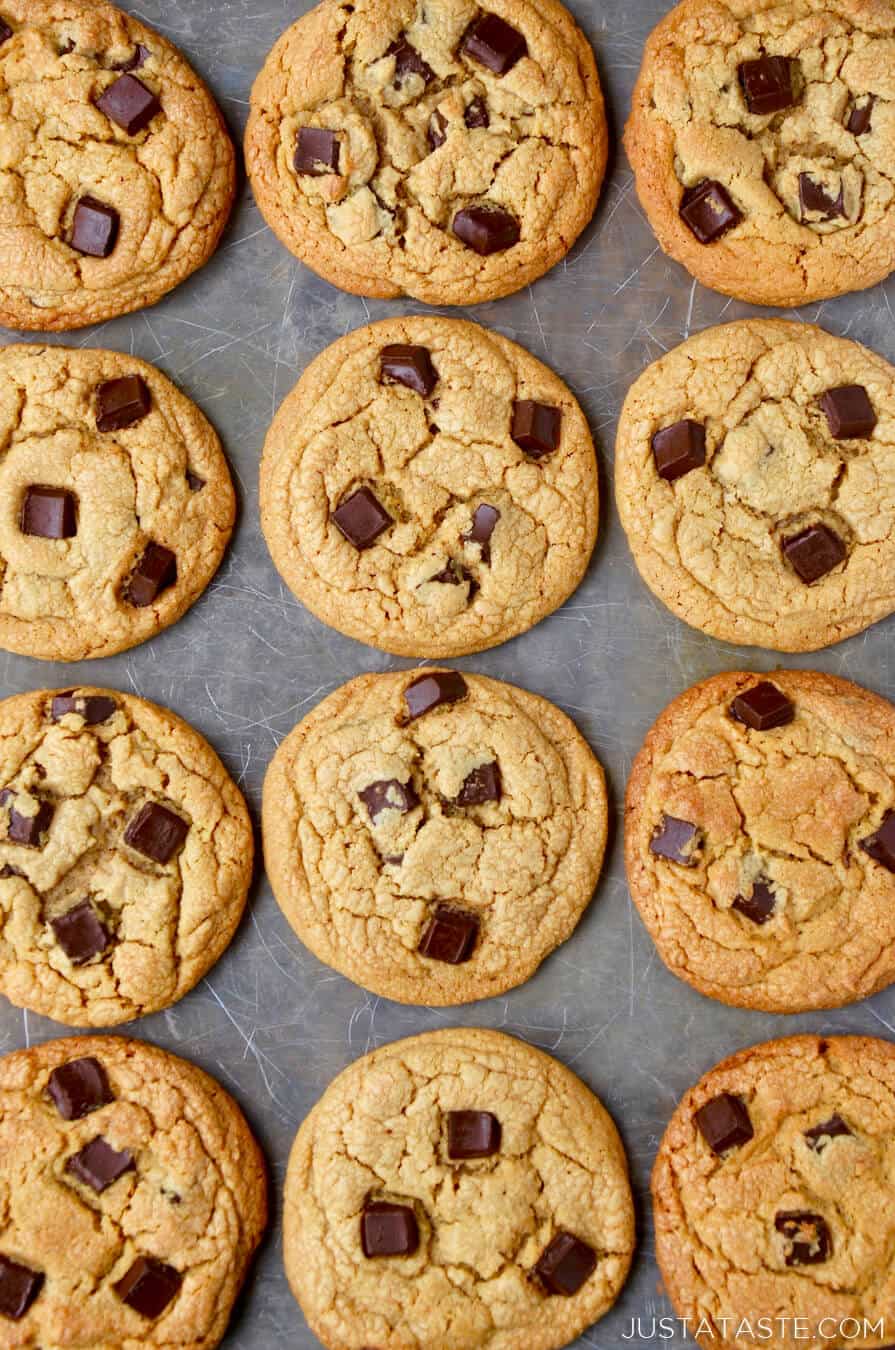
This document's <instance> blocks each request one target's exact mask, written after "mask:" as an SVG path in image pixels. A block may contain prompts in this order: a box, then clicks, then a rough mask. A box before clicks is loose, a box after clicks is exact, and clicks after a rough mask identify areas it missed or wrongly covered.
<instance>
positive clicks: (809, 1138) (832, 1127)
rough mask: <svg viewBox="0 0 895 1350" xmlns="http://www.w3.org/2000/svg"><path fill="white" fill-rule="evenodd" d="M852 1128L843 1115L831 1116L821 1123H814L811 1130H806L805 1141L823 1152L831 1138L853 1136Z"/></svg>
mask: <svg viewBox="0 0 895 1350" xmlns="http://www.w3.org/2000/svg"><path fill="white" fill-rule="evenodd" d="M851 1133H852V1132H851V1130H850V1129H849V1128H848V1126H847V1125H846V1123H845V1121H844V1120H843V1119H842V1117H841V1116H830V1119H829V1120H824V1121H822V1122H821V1124H820V1125H813V1126H812V1127H811V1129H810V1130H805V1132H804V1139H805V1143H806V1144H807V1145H808V1147H809V1148H810V1149H813V1150H814V1152H815V1153H823V1151H824V1149H825V1148H826V1146H827V1144H828V1143H829V1142H830V1140H831V1139H839V1138H841V1137H844V1136H845V1135H848V1136H849V1138H850V1137H851Z"/></svg>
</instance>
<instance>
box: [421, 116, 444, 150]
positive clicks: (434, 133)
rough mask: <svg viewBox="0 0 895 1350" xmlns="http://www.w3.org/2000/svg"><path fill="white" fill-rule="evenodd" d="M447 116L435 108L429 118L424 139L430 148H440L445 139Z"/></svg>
mask: <svg viewBox="0 0 895 1350" xmlns="http://www.w3.org/2000/svg"><path fill="white" fill-rule="evenodd" d="M447 128H448V124H447V118H446V117H445V115H444V113H441V112H439V111H438V109H437V108H436V109H435V111H434V112H433V114H432V116H431V117H430V118H429V125H428V127H427V128H426V140H427V141H428V143H429V149H430V150H440V149H441V147H442V146H443V145H444V143H445V141H446V140H447Z"/></svg>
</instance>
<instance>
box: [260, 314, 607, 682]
mask: <svg viewBox="0 0 895 1350" xmlns="http://www.w3.org/2000/svg"><path fill="white" fill-rule="evenodd" d="M598 515H599V509H598V486H597V467H596V459H595V456H594V447H593V441H592V440H591V436H590V432H589V430H588V427H587V422H586V421H585V418H584V415H583V413H582V411H581V409H580V407H579V406H578V403H577V402H576V400H575V398H574V397H573V395H572V394H571V393H570V391H569V390H568V388H567V387H566V386H565V385H564V384H563V383H562V381H561V380H560V379H558V378H557V376H556V375H554V374H553V372H552V371H550V370H548V369H547V367H546V366H544V365H542V364H541V362H540V361H536V360H535V359H534V357H532V356H530V355H529V354H528V352H526V351H524V350H523V349H522V348H521V347H517V346H516V344H515V343H513V342H509V341H508V340H507V339H506V338H502V337H498V336H497V335H496V334H495V333H489V332H486V330H485V329H483V328H479V327H478V326H477V325H475V324H471V323H463V322H460V321H459V320H456V319H442V318H436V317H434V316H433V317H430V316H428V315H418V316H414V317H411V318H404V319H389V320H386V321H385V322H384V323H377V324H372V325H370V326H368V327H364V328H359V329H357V330H356V331H355V332H353V333H349V334H348V335H347V336H346V337H344V338H341V339H340V340H339V341H338V342H334V343H333V344H332V346H330V347H327V349H326V350H325V351H324V352H322V353H321V355H320V356H318V357H317V358H316V360H314V361H312V363H311V365H310V366H309V367H308V368H307V370H306V371H305V373H304V375H303V376H302V378H301V380H300V381H299V383H298V385H297V386H296V388H295V389H294V390H293V392H292V393H291V394H290V395H289V396H288V398H287V399H286V400H285V402H284V403H283V405H282V407H281V408H280V411H279V412H278V414H277V416H276V418H275V420H274V423H273V425H272V427H271V429H270V432H269V433H268V436H267V441H266V444H265V447H264V457H263V460H262V464H261V523H262V526H263V529H264V534H265V538H266V539H267V543H268V547H269V548H270V551H271V554H272V555H273V560H274V562H275V563H276V565H277V567H278V568H279V570H280V572H281V574H282V576H283V578H284V580H285V581H286V582H287V584H288V585H289V586H290V587H291V589H292V590H293V591H294V592H295V594H296V595H297V596H298V598H299V599H300V600H301V601H302V602H303V603H304V604H305V605H307V606H308V608H309V609H310V610H311V611H312V612H313V613H314V614H316V615H317V617H318V618H320V619H322V620H323V621H324V622H325V623H328V624H331V625H332V626H333V627H335V628H338V629H339V631H340V632H342V633H347V634H348V635H349V636H350V637H354V638H359V639H360V640H361V641H362V642H369V643H371V644H372V645H373V646H376V647H381V648H383V649H384V650H385V651H389V652H396V653H399V654H401V655H405V656H435V657H446V656H459V655H461V654H462V653H465V652H475V651H481V650H482V649H483V648H485V647H493V646H495V645H496V644H497V643H500V642H504V641H506V640H507V639H508V638H511V637H515V636H516V635H517V634H518V633H522V632H525V630H526V629H528V628H531V626H532V625H533V624H536V623H537V622H538V621H539V620H540V619H542V618H544V617H545V615H547V614H549V613H551V611H552V610H554V609H556V607H557V606H558V605H561V604H562V603H563V601H564V600H566V599H567V598H568V596H569V595H570V594H571V593H572V591H574V589H575V587H576V586H577V585H578V583H579V582H580V580H581V578H582V576H583V575H584V571H585V569H586V567H587V563H588V560H589V558H590V555H591V552H592V550H593V546H594V541H595V539H596V535H597V523H598Z"/></svg>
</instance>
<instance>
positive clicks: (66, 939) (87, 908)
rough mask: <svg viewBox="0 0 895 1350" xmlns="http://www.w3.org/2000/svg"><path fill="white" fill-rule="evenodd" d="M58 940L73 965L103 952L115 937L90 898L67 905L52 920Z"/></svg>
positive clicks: (82, 962) (80, 963) (52, 926)
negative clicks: (63, 911) (70, 905)
mask: <svg viewBox="0 0 895 1350" xmlns="http://www.w3.org/2000/svg"><path fill="white" fill-rule="evenodd" d="M50 927H51V928H52V930H53V932H54V933H55V934H56V941H57V942H58V943H59V946H60V947H61V948H62V950H63V951H64V952H65V955H66V956H67V957H68V959H69V960H70V961H71V963H72V965H74V966H82V965H83V964H84V962H85V961H89V960H91V959H92V957H94V956H99V954H100V952H104V951H105V950H106V948H107V947H108V945H109V943H110V942H111V940H112V935H111V934H110V932H109V930H108V928H106V926H105V925H104V924H102V923H100V921H99V917H98V915H97V913H96V910H95V909H94V908H93V906H92V905H91V903H90V901H89V900H82V901H81V903H80V904H78V905H74V906H73V907H72V908H71V909H67V910H66V911H65V913H64V914H60V915H59V916H58V918H55V919H51V920H50Z"/></svg>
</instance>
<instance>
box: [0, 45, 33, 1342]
mask: <svg viewBox="0 0 895 1350" xmlns="http://www.w3.org/2000/svg"><path fill="white" fill-rule="evenodd" d="M3 26H4V27H5V26H6V25H5V24H4V25H3ZM2 40H3V39H2V35H0V41H2ZM43 1282H44V1277H43V1275H42V1274H41V1272H40V1271H37V1270H30V1269H29V1268H28V1266H23V1265H20V1264H19V1262H18V1261H13V1260H11V1259H10V1257H8V1256H0V1317H11V1318H12V1320H13V1321H14V1322H18V1320H19V1318H20V1317H24V1316H25V1313H26V1312H27V1311H28V1309H29V1308H30V1307H31V1304H32V1303H33V1302H34V1300H35V1299H36V1298H37V1296H38V1294H39V1293H40V1291H41V1288H42V1287H43ZM29 1339H30V1337H29Z"/></svg>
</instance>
